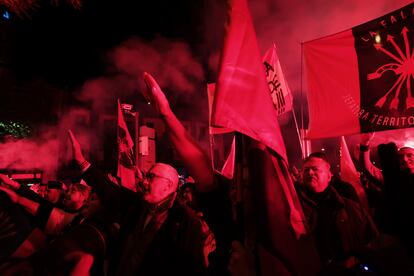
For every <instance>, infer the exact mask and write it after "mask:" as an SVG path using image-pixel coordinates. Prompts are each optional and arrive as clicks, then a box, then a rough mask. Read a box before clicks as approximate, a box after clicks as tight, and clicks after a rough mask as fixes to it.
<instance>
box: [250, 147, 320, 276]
mask: <svg viewBox="0 0 414 276" xmlns="http://www.w3.org/2000/svg"><path fill="white" fill-rule="evenodd" d="M248 160H249V174H250V177H251V185H250V186H251V187H252V188H251V189H252V191H253V193H252V194H253V195H254V199H253V202H254V205H255V210H256V212H255V213H254V214H255V215H254V217H255V221H254V224H255V225H256V226H257V239H258V253H259V255H260V267H261V271H262V275H316V274H317V273H318V271H319V269H320V261H319V256H318V253H317V251H316V247H315V245H314V243H313V240H312V238H311V235H310V233H306V229H305V228H304V227H305V224H306V222H305V217H304V215H303V212H302V208H301V205H300V202H299V199H298V197H297V194H296V192H295V190H294V187H293V183H292V180H291V177H290V173H289V171H288V168H287V164H286V162H285V161H284V160H283V159H282V158H280V157H279V156H278V155H277V154H275V153H274V152H273V151H271V150H269V149H268V148H263V149H260V148H256V149H252V150H250V153H249V157H248ZM258 183H260V184H262V185H257V184H258ZM291 206H295V208H291ZM292 210H294V211H293V212H292ZM292 223H293V224H295V226H294V227H292ZM263 226H265V227H263ZM294 229H296V230H294ZM299 232H301V235H300V236H298V233H299Z"/></svg>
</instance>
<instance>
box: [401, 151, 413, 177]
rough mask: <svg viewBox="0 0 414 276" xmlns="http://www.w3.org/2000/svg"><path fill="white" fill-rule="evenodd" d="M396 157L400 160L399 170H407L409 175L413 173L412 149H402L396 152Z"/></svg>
mask: <svg viewBox="0 0 414 276" xmlns="http://www.w3.org/2000/svg"><path fill="white" fill-rule="evenodd" d="M398 157H399V158H400V167H401V169H403V170H404V169H408V170H409V171H410V172H411V173H414V149H412V148H402V149H400V150H399V151H398Z"/></svg>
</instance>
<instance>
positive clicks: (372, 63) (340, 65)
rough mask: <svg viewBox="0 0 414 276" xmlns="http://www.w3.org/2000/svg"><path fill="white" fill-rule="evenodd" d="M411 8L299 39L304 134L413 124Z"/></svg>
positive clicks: (314, 135)
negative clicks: (303, 40) (306, 126)
mask: <svg viewBox="0 0 414 276" xmlns="http://www.w3.org/2000/svg"><path fill="white" fill-rule="evenodd" d="M413 9H414V3H411V4H409V5H407V6H405V7H403V8H401V9H398V10H396V11H393V12H391V13H389V14H386V15H384V16H382V17H380V18H377V19H375V20H372V21H369V22H367V23H365V24H362V25H360V26H357V27H354V28H352V29H349V30H346V31H343V32H340V33H337V34H334V35H330V36H327V37H324V38H320V39H317V40H313V41H310V42H306V43H304V45H303V50H304V58H305V74H306V80H307V83H308V102H309V104H308V105H309V132H308V138H324V137H333V136H341V135H347V134H353V133H365V132H372V131H380V130H389V129H398V128H406V127H412V126H413V125H414V97H413V92H414V91H412V89H411V86H412V79H413V73H414V62H413V61H412V60H413V48H414V45H413V41H414V31H413V30H412V26H413V20H414V14H413V12H412V11H413Z"/></svg>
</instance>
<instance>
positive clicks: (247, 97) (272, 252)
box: [211, 0, 318, 275]
mask: <svg viewBox="0 0 414 276" xmlns="http://www.w3.org/2000/svg"><path fill="white" fill-rule="evenodd" d="M229 7H230V12H229V23H228V26H227V34H226V37H225V41H224V48H223V52H222V56H221V63H220V70H219V76H218V81H217V85H216V91H215V97H214V103H213V112H212V119H211V121H212V125H213V126H220V127H225V128H229V129H233V130H235V131H238V132H240V133H242V134H245V135H246V136H249V137H251V138H252V139H254V140H255V141H258V142H259V143H260V144H262V145H263V147H264V148H265V150H264V151H263V152H264V153H265V154H266V152H268V151H269V150H271V151H272V153H271V157H269V156H267V155H266V156H267V157H266V156H265V157H264V158H260V157H261V155H262V153H261V152H256V153H257V154H258V156H252V158H250V160H251V161H252V162H251V169H250V173H249V176H250V179H251V185H250V186H252V188H251V189H252V193H251V196H253V198H254V200H253V201H254V203H253V204H252V205H251V208H250V209H249V208H247V206H249V205H246V209H248V210H246V211H245V212H246V213H250V212H251V213H253V215H252V216H250V217H254V218H258V217H262V215H264V216H265V217H264V220H262V221H261V222H262V223H258V222H253V224H251V225H254V226H255V227H257V230H256V231H257V237H256V239H257V245H258V248H259V249H260V252H259V266H260V268H261V274H262V275H288V274H290V272H291V273H292V274H297V275H309V273H311V274H316V271H315V270H314V269H313V267H314V266H316V267H317V266H318V261H317V260H318V258H317V255H316V253H315V252H316V251H315V250H314V247H313V246H312V242H311V238H310V236H309V234H308V233H306V227H305V225H304V216H303V212H302V210H301V206H300V204H298V197H297V194H296V192H295V190H294V187H293V183H292V181H290V175H289V173H288V171H287V167H284V168H285V169H282V167H281V166H282V165H281V164H284V165H286V160H287V158H286V149H285V146H284V143H283V139H282V136H281V133H280V129H279V124H278V121H277V113H276V110H275V108H274V106H273V103H272V99H271V96H270V93H269V88H268V85H267V81H266V74H265V70H264V67H263V63H262V58H261V56H260V52H259V47H258V43H257V40H256V35H255V31H254V28H253V23H252V20H251V16H250V13H249V9H248V5H247V2H246V0H232V1H230V5H229ZM272 158H275V159H272ZM260 160H264V161H263V162H259V161H260ZM258 164H260V165H258ZM262 165H263V166H262ZM253 186H254V187H253ZM248 194H249V193H248V192H246V193H245V195H246V197H248ZM246 201H248V200H246ZM246 236H247V234H246ZM303 240H306V241H307V242H309V243H306V244H304V243H301V241H303ZM302 253H303V254H302ZM307 253H309V254H307Z"/></svg>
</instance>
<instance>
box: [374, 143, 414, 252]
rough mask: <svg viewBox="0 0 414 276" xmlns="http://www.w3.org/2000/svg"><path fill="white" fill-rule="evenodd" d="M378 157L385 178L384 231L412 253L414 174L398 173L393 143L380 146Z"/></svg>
mask: <svg viewBox="0 0 414 276" xmlns="http://www.w3.org/2000/svg"><path fill="white" fill-rule="evenodd" d="M378 154H379V157H380V162H381V167H382V174H383V176H384V192H385V204H384V206H383V215H384V218H385V226H386V227H385V230H386V231H388V232H389V233H390V234H394V235H397V236H398V237H399V238H400V239H401V240H402V242H403V243H404V244H405V245H407V247H408V249H410V250H411V251H412V252H414V234H413V233H414V216H413V213H414V200H413V196H414V174H412V173H410V172H409V171H407V170H401V169H400V165H399V158H398V148H397V146H396V145H395V143H388V144H380V145H379V146H378Z"/></svg>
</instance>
